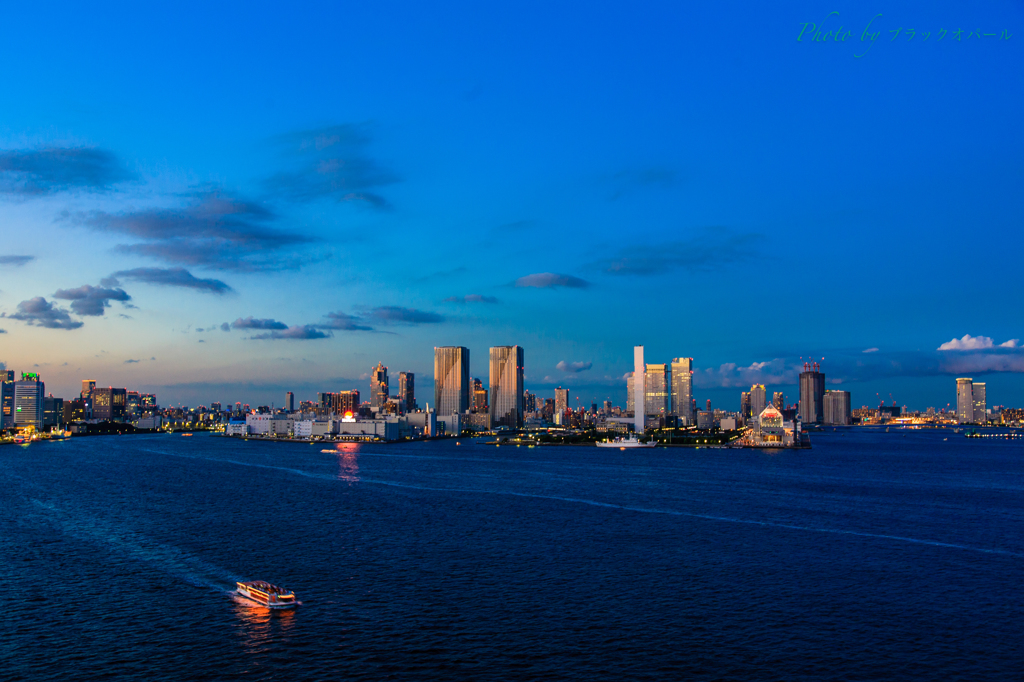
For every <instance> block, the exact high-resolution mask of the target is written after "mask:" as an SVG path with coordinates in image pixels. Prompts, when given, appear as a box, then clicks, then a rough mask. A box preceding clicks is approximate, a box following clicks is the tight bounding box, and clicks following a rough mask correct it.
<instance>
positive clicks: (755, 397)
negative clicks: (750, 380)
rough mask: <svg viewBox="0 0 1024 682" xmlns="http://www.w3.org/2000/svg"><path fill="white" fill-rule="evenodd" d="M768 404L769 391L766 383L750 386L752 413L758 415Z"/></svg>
mask: <svg viewBox="0 0 1024 682" xmlns="http://www.w3.org/2000/svg"><path fill="white" fill-rule="evenodd" d="M767 405H768V391H767V389H765V387H764V384H754V385H753V386H751V387H750V414H752V415H757V414H761V412H763V411H764V408H765V407H766V406H767Z"/></svg>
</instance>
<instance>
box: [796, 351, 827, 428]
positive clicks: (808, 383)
mask: <svg viewBox="0 0 1024 682" xmlns="http://www.w3.org/2000/svg"><path fill="white" fill-rule="evenodd" d="M824 398H825V373H824V372H822V371H821V368H820V367H819V365H818V363H816V362H815V363H813V364H811V363H807V362H805V363H804V371H803V372H801V373H800V420H801V421H803V423H804V424H820V423H821V420H822V419H823V418H824V405H823V403H822V401H823V400H824Z"/></svg>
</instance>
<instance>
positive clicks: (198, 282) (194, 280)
mask: <svg viewBox="0 0 1024 682" xmlns="http://www.w3.org/2000/svg"><path fill="white" fill-rule="evenodd" d="M118 278H122V279H130V280H132V281H135V282H143V283H145V284H155V285H157V286H167V287H184V288H186V289H195V290H197V291H201V292H204V293H209V294H221V295H223V294H227V293H230V292H232V291H234V290H233V289H232V288H231V287H230V286H228V285H227V284H225V283H224V282H222V281H220V280H219V279H203V278H200V277H196V276H195V275H193V274H192V273H191V272H189V271H188V270H186V269H185V268H134V269H132V270H118V271H117V272H115V273H114V274H112V275H111V276H110V277H106V278H104V279H103V280H101V281H100V284H102V285H103V286H114V287H116V286H118V285H119V284H120V282H119V281H118Z"/></svg>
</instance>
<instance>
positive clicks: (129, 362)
mask: <svg viewBox="0 0 1024 682" xmlns="http://www.w3.org/2000/svg"><path fill="white" fill-rule="evenodd" d="M137 362H140V361H139V360H125V361H124V364H126V365H133V364H135V363H137Z"/></svg>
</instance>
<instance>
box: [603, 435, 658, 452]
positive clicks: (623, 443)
mask: <svg viewBox="0 0 1024 682" xmlns="http://www.w3.org/2000/svg"><path fill="white" fill-rule="evenodd" d="M655 445H657V443H655V442H654V441H653V440H652V441H650V442H649V443H641V442H640V441H639V439H637V437H636V436H635V435H632V436H630V437H629V438H616V439H615V440H602V441H598V442H597V447H599V448H619V449H622V450H625V449H626V448H653V447H654V446H655Z"/></svg>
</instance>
